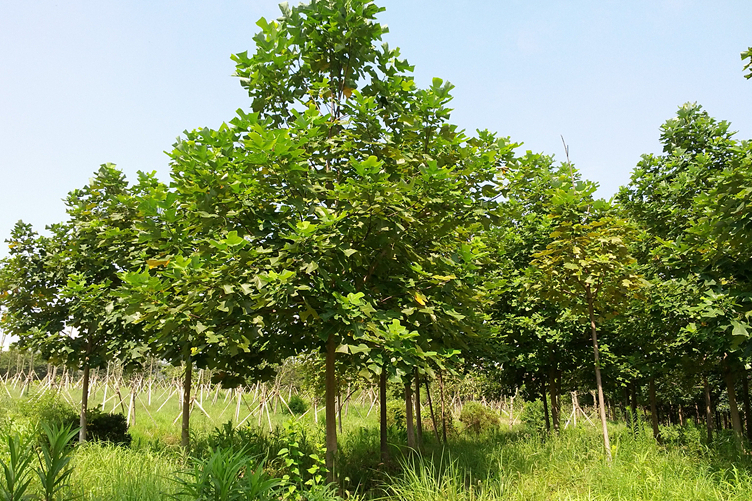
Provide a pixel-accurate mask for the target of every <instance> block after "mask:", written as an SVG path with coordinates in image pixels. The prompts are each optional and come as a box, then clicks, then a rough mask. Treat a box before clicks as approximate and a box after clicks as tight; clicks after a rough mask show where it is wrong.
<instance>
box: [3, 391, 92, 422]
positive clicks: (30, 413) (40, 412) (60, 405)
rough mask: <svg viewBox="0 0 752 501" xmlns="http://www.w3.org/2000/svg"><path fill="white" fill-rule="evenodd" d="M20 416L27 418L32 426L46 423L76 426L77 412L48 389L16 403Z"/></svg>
mask: <svg viewBox="0 0 752 501" xmlns="http://www.w3.org/2000/svg"><path fill="white" fill-rule="evenodd" d="M18 410H19V413H20V414H21V416H23V417H25V418H27V419H28V420H29V422H30V423H31V424H32V426H37V425H39V426H41V425H43V424H47V425H50V426H58V427H60V426H65V425H71V427H74V426H78V413H77V412H76V409H75V408H74V407H73V406H71V405H70V404H69V403H68V402H66V401H65V400H63V399H62V398H60V396H59V395H58V394H57V393H54V392H51V391H48V392H46V393H43V394H41V395H33V396H31V397H29V398H28V399H24V400H23V401H22V402H20V403H19V405H18Z"/></svg>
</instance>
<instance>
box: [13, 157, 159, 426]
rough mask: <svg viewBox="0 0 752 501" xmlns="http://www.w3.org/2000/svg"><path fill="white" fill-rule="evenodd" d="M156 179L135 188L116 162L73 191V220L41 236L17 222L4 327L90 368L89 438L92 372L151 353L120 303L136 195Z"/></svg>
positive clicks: (50, 354) (55, 356) (56, 356)
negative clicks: (114, 361) (118, 291)
mask: <svg viewBox="0 0 752 501" xmlns="http://www.w3.org/2000/svg"><path fill="white" fill-rule="evenodd" d="M151 182H153V178H151V177H149V176H142V178H141V181H140V182H139V184H137V185H135V186H133V187H129V185H128V183H127V182H126V180H125V177H124V176H123V174H122V173H121V172H120V171H119V170H117V169H116V168H115V166H113V165H111V164H105V165H102V166H101V168H100V169H99V170H98V171H97V172H96V173H95V176H94V177H93V178H92V179H91V181H90V182H89V184H87V185H86V186H85V187H83V188H81V189H78V190H74V191H72V192H70V193H69V194H68V197H67V198H66V200H65V203H66V211H67V213H68V216H69V219H68V221H66V222H65V223H62V224H58V225H54V226H52V227H50V230H51V232H52V234H53V236H52V237H40V236H37V235H36V234H34V233H33V232H32V230H31V227H30V226H28V225H24V224H23V223H18V224H17V225H16V228H15V229H14V232H13V234H12V236H11V241H10V247H11V253H10V257H9V258H8V260H7V261H6V263H5V266H4V271H3V289H5V292H4V293H3V298H4V304H5V306H6V308H7V309H8V315H6V317H5V318H4V325H5V329H6V330H7V331H8V332H11V333H13V334H15V335H16V336H18V337H19V341H18V345H19V346H20V347H22V348H25V349H29V350H33V351H39V352H41V353H42V355H43V356H44V357H45V358H46V359H48V360H53V361H55V362H58V363H65V364H67V365H69V366H70V367H71V368H75V369H79V370H81V371H82V372H83V386H82V390H81V391H82V396H81V422H80V427H81V430H80V433H79V440H80V441H84V440H85V439H86V427H87V420H86V412H87V405H88V393H89V373H90V370H91V369H92V368H97V367H100V366H102V365H104V364H106V363H107V362H108V361H109V360H111V359H113V358H118V359H121V360H124V361H126V362H127V363H138V362H139V361H140V360H142V359H143V357H144V352H145V348H144V346H143V344H142V338H141V332H140V330H139V329H138V327H135V326H129V325H127V324H126V322H125V319H124V312H123V311H122V310H121V309H120V308H118V307H117V304H116V301H117V298H116V297H115V295H114V291H115V289H116V288H117V287H118V286H119V284H120V278H119V275H118V274H119V273H120V272H121V271H122V270H127V269H129V268H130V267H131V265H132V259H133V257H134V256H135V255H136V254H137V252H136V251H135V249H134V247H133V242H134V239H133V235H132V226H133V224H134V219H135V217H136V214H137V208H136V207H135V205H134V204H133V203H132V200H133V197H134V194H135V193H137V192H138V191H140V190H142V189H144V186H146V185H148V184H149V183H151Z"/></svg>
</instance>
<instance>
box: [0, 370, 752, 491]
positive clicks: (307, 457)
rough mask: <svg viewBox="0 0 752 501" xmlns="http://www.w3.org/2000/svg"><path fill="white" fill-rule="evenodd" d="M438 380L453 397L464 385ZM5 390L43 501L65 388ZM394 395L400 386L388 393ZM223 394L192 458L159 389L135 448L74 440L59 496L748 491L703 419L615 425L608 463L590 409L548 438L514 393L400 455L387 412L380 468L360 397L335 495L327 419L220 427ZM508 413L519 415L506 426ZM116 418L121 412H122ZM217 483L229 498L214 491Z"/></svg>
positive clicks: (539, 417) (462, 412) (67, 409)
mask: <svg viewBox="0 0 752 501" xmlns="http://www.w3.org/2000/svg"><path fill="white" fill-rule="evenodd" d="M466 383H467V382H466V381H465V384H466ZM447 384H448V385H449V386H450V388H451V389H452V391H460V390H459V389H458V388H459V387H458V386H457V385H458V384H459V381H456V380H449V381H447ZM5 388H6V390H7V392H4V393H5V395H4V396H3V398H0V404H1V405H2V408H3V412H2V416H1V417H0V419H1V421H0V422H1V425H0V444H2V445H0V461H2V464H3V465H10V464H11V460H10V456H9V453H10V451H9V448H8V444H9V442H8V441H9V440H11V441H12V440H14V439H17V440H18V441H19V442H20V443H22V444H23V443H27V444H30V445H29V446H30V447H31V449H30V450H33V451H34V452H33V457H32V461H31V463H30V464H29V466H28V468H27V473H28V474H29V477H28V479H29V480H30V483H29V487H28V490H27V492H26V494H27V495H31V496H32V497H30V498H28V499H46V498H44V497H43V496H44V494H43V490H42V485H41V482H40V481H39V479H38V474H37V473H36V472H35V471H34V469H35V468H38V466H39V464H38V461H39V459H38V458H37V455H38V454H39V453H40V451H41V450H42V447H43V446H44V444H45V443H49V438H46V434H45V433H44V432H43V431H42V429H41V426H42V425H44V426H47V427H48V428H49V427H52V428H56V429H57V428H63V426H65V427H66V428H67V429H70V425H62V423H66V422H70V415H71V414H72V413H73V414H75V406H73V405H72V403H71V402H69V401H68V400H69V399H70V398H71V397H69V396H67V393H69V392H68V390H67V389H65V388H64V387H58V388H57V391H55V390H54V389H53V390H52V391H50V390H47V391H45V388H44V385H43V382H34V383H33V384H31V385H30V386H29V388H28V389H27V391H26V394H25V395H24V396H23V397H20V395H19V389H20V388H18V387H15V388H14V386H13V385H12V384H11V383H8V384H6V385H5ZM123 390H125V387H123ZM390 391H391V392H392V393H393V394H396V393H398V391H399V389H398V387H397V386H396V385H392V387H391V390H390ZM225 392H227V393H231V392H230V391H229V390H218V391H217V398H216V400H215V401H212V399H211V398H206V400H205V401H204V409H205V410H206V414H203V413H201V414H200V415H199V414H197V415H196V416H194V419H193V425H194V426H193V429H192V446H191V450H190V452H189V453H188V454H187V455H186V454H185V453H184V451H183V449H182V448H181V447H180V446H179V430H178V429H177V427H176V426H175V424H174V417H175V416H174V415H175V414H176V409H175V405H176V403H177V400H176V399H174V400H173V402H172V404H171V405H170V404H169V402H168V403H167V405H163V404H165V401H164V396H161V397H159V398H158V397H157V394H156V392H155V394H154V397H153V401H152V403H151V405H147V404H146V403H145V402H144V404H143V405H142V406H141V407H142V408H141V409H140V410H139V411H138V419H137V420H135V423H132V424H131V426H130V428H128V430H127V431H128V433H129V434H130V435H132V440H131V441H130V442H128V443H120V444H116V443H113V442H108V441H98V440H90V441H87V442H86V443H81V444H75V445H74V443H75V441H71V443H70V445H69V447H70V458H71V459H70V468H71V473H70V476H69V477H68V478H66V479H63V481H62V482H61V483H60V487H61V489H60V491H59V492H58V497H55V498H54V499H84V500H92V501H94V500H108V501H119V500H152V499H168V498H173V499H186V500H187V499H191V500H198V499H243V500H244V499H270V500H271V499H275V500H277V499H291V500H298V499H300V500H314V499H316V500H336V499H339V498H340V497H343V498H349V499H363V500H365V499H394V500H398V499H399V500H415V501H423V500H437V501H438V500H497V499H498V500H501V499H505V500H507V499H511V500H515V499H519V500H546V499H571V500H590V499H603V500H607V499H623V500H648V499H650V500H653V499H655V500H657V499H679V498H680V499H708V500H710V499H713V500H716V499H722V500H737V499H738V500H741V499H748V497H749V496H750V495H752V457H751V456H750V455H749V454H748V453H747V452H745V451H744V450H740V449H738V448H737V446H736V442H735V440H734V437H733V431H732V430H719V431H718V432H717V433H716V434H715V436H714V438H713V441H712V442H711V443H708V441H707V433H706V430H705V428H704V425H703V423H701V422H700V423H699V424H698V423H696V422H695V420H693V419H688V420H687V421H686V422H685V423H684V424H683V425H679V424H673V425H669V424H665V425H661V434H662V437H663V440H662V443H658V442H657V441H656V440H655V439H654V437H653V433H652V427H651V424H650V422H649V420H645V419H639V420H637V421H634V425H633V426H632V425H629V424H627V423H626V422H625V421H624V420H623V419H619V420H617V421H610V422H609V427H610V432H611V438H612V442H611V446H612V457H613V460H612V462H611V464H610V465H609V464H608V463H606V462H604V461H603V454H602V452H601V448H600V447H601V442H602V435H601V434H600V430H599V428H598V427H597V426H594V425H593V424H592V423H591V422H588V420H591V421H593V420H596V413H595V411H594V409H593V408H592V407H591V406H586V405H585V406H583V407H582V408H581V409H582V414H581V415H580V419H579V421H578V423H577V425H573V422H572V421H571V420H570V421H569V422H568V423H567V426H566V427H563V428H562V430H561V431H560V432H559V433H555V432H553V431H551V432H547V431H546V430H545V427H544V425H543V414H542V404H541V401H531V402H522V401H521V399H518V401H517V403H516V404H515V403H514V402H512V405H511V406H510V401H509V400H507V401H506V402H501V403H497V402H486V403H485V404H484V403H482V402H479V401H473V400H469V397H468V396H465V398H466V399H467V400H466V401H464V402H463V403H462V405H461V407H460V408H458V409H455V410H454V411H452V412H454V415H453V416H452V418H451V419H452V425H450V426H449V430H451V431H450V432H449V436H448V441H447V443H446V445H444V444H443V442H442V440H441V437H440V434H438V438H439V439H438V441H437V434H435V433H434V432H433V429H432V428H431V423H430V420H426V422H425V424H426V426H425V429H424V430H423V433H424V435H423V444H422V446H421V447H420V450H419V451H417V450H412V449H409V448H407V447H405V445H404V444H405V440H406V439H405V433H406V431H405V422H404V416H399V415H395V416H393V418H394V421H393V422H392V424H391V425H390V427H389V430H388V433H389V438H388V442H389V444H390V456H391V460H390V461H389V462H388V463H383V462H382V461H381V459H380V456H379V453H378V451H379V422H378V417H377V415H376V413H373V412H371V413H370V415H369V407H371V406H370V404H369V402H368V401H367V399H362V400H361V399H359V398H355V399H353V402H352V403H351V405H350V406H349V408H348V409H347V414H346V415H345V416H343V421H342V425H343V429H342V433H341V434H340V438H339V440H340V444H339V446H340V447H339V452H338V458H337V459H338V464H339V465H341V466H340V470H339V476H340V481H339V484H338V487H332V486H329V485H328V484H327V482H326V471H325V466H324V459H323V458H324V456H323V454H324V451H323V449H322V446H323V444H324V438H325V429H324V426H323V423H318V424H317V423H316V422H315V421H314V419H313V418H312V417H311V416H310V414H309V413H301V414H299V415H291V414H290V413H289V411H285V412H283V411H282V410H281V408H280V407H282V406H281V405H279V406H278V410H277V412H274V410H273V409H272V410H271V412H270V413H269V415H268V416H267V415H263V416H262V417H263V418H264V419H263V420H261V421H259V420H258V416H252V419H248V420H246V422H245V423H244V424H242V425H240V426H236V424H233V422H232V416H230V419H228V421H226V422H224V423H220V424H217V423H216V422H215V420H214V419H212V418H210V416H216V417H217V420H219V419H221V413H222V411H223V410H225V411H226V407H227V404H225V403H224V402H223V399H224V397H225V395H224V393H225ZM460 394H461V392H460ZM11 396H12V398H11ZM100 397H101V394H100ZM143 398H144V400H145V399H146V398H148V397H147V396H146V395H145V394H144V395H143ZM249 398H250V397H249ZM298 398H299V399H300V400H301V401H302V402H303V403H304V404H310V401H309V400H308V398H305V397H303V396H300V395H298ZM100 400H101V398H98V397H97V395H96V394H94V395H93V396H92V400H91V403H92V405H96V406H100V405H101V402H100ZM109 405H110V404H109V402H108V405H107V408H108V410H109ZM168 406H169V407H168ZM424 406H425V404H424ZM232 407H233V408H234V405H233V406H232ZM425 407H427V406H425ZM270 408H271V406H270ZM394 408H395V409H399V407H398V406H397V407H394ZM511 409H514V410H513V416H514V415H515V414H516V416H517V417H516V418H514V417H513V418H511V419H510V417H509V411H510V410H511ZM117 410H118V411H119V410H120V409H117ZM563 411H564V412H565V413H567V412H568V413H571V411H572V408H571V407H570V406H564V408H563ZM147 412H148V414H147ZM247 412H250V411H247ZM304 412H305V411H304ZM343 412H345V411H344V410H343ZM426 412H427V413H428V412H429V411H428V409H427V408H426ZM245 413H246V412H244V413H243V414H245ZM113 415H114V416H121V417H123V418H124V417H125V416H123V415H122V414H119V413H118V412H117V411H116V412H115V414H113ZM259 415H261V414H260V413H259ZM591 418H592V419H591ZM596 422H597V420H596ZM40 432H41V433H40ZM171 437H172V438H171ZM6 468H7V466H6ZM6 475H7V474H6ZM6 485H7V478H6V477H0V492H2V489H3V488H4V487H5V486H6ZM222 488H224V489H225V491H224V492H225V494H221V495H220V494H216V493H217V492H220V490H221V489H222ZM254 489H255V490H254ZM250 493H253V494H250ZM215 494H216V495H217V496H220V497H214V496H215ZM221 496H225V497H221ZM0 499H21V498H11V497H7V496H6V498H0ZM23 499H27V498H23ZM50 499H52V498H50Z"/></svg>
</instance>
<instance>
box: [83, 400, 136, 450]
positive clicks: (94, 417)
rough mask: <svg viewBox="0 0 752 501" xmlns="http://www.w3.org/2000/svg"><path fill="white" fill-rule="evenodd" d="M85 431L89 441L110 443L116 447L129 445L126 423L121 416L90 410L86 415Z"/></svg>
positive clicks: (94, 409) (124, 418)
mask: <svg viewBox="0 0 752 501" xmlns="http://www.w3.org/2000/svg"><path fill="white" fill-rule="evenodd" d="M86 419H87V424H86V431H87V438H88V439H89V440H98V441H100V442H112V443H113V444H117V445H130V443H131V440H132V438H131V435H130V433H128V421H127V419H126V417H125V416H124V415H122V414H108V413H106V412H102V411H100V410H99V409H96V408H92V409H89V410H88V412H87V413H86Z"/></svg>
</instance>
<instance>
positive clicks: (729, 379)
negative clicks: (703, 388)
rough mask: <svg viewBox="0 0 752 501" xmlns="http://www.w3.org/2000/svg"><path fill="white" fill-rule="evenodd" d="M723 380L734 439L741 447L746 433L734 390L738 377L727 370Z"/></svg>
mask: <svg viewBox="0 0 752 501" xmlns="http://www.w3.org/2000/svg"><path fill="white" fill-rule="evenodd" d="M723 379H724V381H725V382H726V389H727V391H728V401H729V409H730V411H731V426H732V427H733V429H734V439H735V440H736V444H737V445H738V446H739V447H741V445H742V437H743V436H744V432H743V431H742V420H741V417H740V416H739V406H738V405H737V404H736V389H735V388H734V385H735V383H736V377H735V374H734V373H733V372H732V371H731V370H729V369H728V368H727V369H726V370H725V371H724V374H723Z"/></svg>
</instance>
